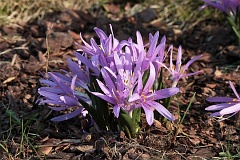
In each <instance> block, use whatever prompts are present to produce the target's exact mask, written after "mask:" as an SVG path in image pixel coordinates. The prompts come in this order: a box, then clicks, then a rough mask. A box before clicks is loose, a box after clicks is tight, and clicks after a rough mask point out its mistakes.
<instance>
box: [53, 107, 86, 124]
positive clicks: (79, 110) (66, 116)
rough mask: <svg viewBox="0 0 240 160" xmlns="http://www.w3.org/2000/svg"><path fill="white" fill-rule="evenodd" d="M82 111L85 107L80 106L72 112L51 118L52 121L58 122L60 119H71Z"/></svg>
mask: <svg viewBox="0 0 240 160" xmlns="http://www.w3.org/2000/svg"><path fill="white" fill-rule="evenodd" d="M82 111H83V108H78V109H76V110H75V111H73V112H71V113H68V114H64V115H61V116H58V117H54V118H52V119H51V121H54V122H58V121H64V120H68V119H71V118H73V117H76V116H77V115H79V114H81V113H82Z"/></svg>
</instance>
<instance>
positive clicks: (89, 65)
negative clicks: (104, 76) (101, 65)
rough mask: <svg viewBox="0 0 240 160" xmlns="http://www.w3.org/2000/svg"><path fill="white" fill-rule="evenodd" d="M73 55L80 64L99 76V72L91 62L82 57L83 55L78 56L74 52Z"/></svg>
mask: <svg viewBox="0 0 240 160" xmlns="http://www.w3.org/2000/svg"><path fill="white" fill-rule="evenodd" d="M74 55H75V56H76V57H77V58H78V59H79V60H80V61H81V62H82V63H84V64H85V65H86V66H87V67H88V68H90V69H91V70H92V71H93V72H94V73H96V74H97V75H99V74H100V70H99V69H98V68H97V67H95V66H93V64H92V62H91V61H90V60H89V59H87V58H86V57H84V56H83V55H81V54H79V53H78V52H74Z"/></svg>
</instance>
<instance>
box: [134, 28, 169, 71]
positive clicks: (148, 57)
mask: <svg viewBox="0 0 240 160" xmlns="http://www.w3.org/2000/svg"><path fill="white" fill-rule="evenodd" d="M136 35H137V44H136V45H135V50H136V51H137V52H138V55H140V54H143V55H144V59H143V61H142V71H145V70H147V69H148V68H149V63H150V62H151V63H153V65H154V66H155V69H156V72H158V70H159V68H160V65H159V63H162V62H163V60H164V50H165V43H166V37H165V36H164V37H163V38H162V39H161V42H160V44H158V45H157V42H158V38H159V32H156V33H155V34H154V35H152V34H149V43H148V44H146V45H144V44H143V40H142V36H141V33H140V32H138V31H137V33H136ZM147 47H148V49H147ZM136 58H138V56H136Z"/></svg>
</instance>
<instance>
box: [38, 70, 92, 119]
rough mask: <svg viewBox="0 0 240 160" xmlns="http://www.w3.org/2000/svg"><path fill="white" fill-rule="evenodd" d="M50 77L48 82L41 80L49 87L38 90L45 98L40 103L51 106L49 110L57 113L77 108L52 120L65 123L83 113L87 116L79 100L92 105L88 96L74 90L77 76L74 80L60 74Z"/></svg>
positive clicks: (52, 74) (50, 75)
mask: <svg viewBox="0 0 240 160" xmlns="http://www.w3.org/2000/svg"><path fill="white" fill-rule="evenodd" d="M48 75H49V79H48V80H47V79H42V80H40V81H41V82H42V83H43V84H45V85H47V86H46V87H41V88H39V89H38V93H39V94H40V95H42V96H43V98H42V99H41V101H40V103H41V104H43V103H47V104H49V108H51V109H52V110H56V111H62V110H66V109H69V108H75V111H73V112H71V113H68V114H64V115H61V116H58V117H54V118H52V119H51V120H52V121H63V120H67V119H70V118H73V117H75V116H77V115H80V114H82V113H84V114H86V111H85V110H84V108H83V107H82V105H81V104H80V103H79V102H78V99H82V100H84V101H86V102H88V103H91V101H90V100H89V98H88V96H87V95H85V94H82V93H81V92H78V91H75V90H74V87H75V83H76V78H77V75H75V76H73V78H72V79H71V78H70V77H67V76H64V75H62V76H60V74H59V73H48ZM57 75H58V76H57ZM60 77H61V78H60Z"/></svg>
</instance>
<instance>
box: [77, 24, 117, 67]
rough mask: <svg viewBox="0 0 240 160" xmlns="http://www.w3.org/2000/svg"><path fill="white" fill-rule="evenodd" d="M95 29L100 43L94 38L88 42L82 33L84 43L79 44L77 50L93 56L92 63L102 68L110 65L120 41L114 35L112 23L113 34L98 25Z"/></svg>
mask: <svg viewBox="0 0 240 160" xmlns="http://www.w3.org/2000/svg"><path fill="white" fill-rule="evenodd" d="M94 30H95V32H96V34H97V35H98V37H99V39H100V44H97V43H96V41H95V40H94V39H93V38H91V39H90V44H88V43H87V42H86V41H85V40H84V39H83V38H82V36H81V34H80V38H81V40H82V42H83V44H84V45H81V44H77V45H78V46H79V49H78V50H77V51H80V52H83V53H85V54H87V55H88V56H91V62H92V65H93V66H95V67H97V68H99V70H100V68H101V67H104V66H108V67H109V65H110V64H111V62H112V60H113V53H114V52H118V46H119V41H118V40H117V39H116V38H115V37H114V34H113V30H112V26H111V25H110V30H111V32H112V34H110V35H109V36H107V35H106V34H105V33H104V32H103V31H102V30H101V29H99V28H97V27H95V28H94ZM86 65H87V64H86Z"/></svg>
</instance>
